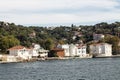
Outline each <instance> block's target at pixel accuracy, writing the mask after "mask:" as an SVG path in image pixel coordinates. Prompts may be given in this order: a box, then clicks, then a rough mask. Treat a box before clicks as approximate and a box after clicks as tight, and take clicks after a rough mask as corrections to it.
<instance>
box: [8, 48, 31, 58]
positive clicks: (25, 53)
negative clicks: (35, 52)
mask: <svg viewBox="0 0 120 80" xmlns="http://www.w3.org/2000/svg"><path fill="white" fill-rule="evenodd" d="M8 50H9V54H10V55H12V56H17V57H21V58H22V59H31V55H30V54H29V51H30V49H27V48H25V47H23V46H15V47H12V48H10V49H8Z"/></svg>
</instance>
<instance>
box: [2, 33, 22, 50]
mask: <svg viewBox="0 0 120 80" xmlns="http://www.w3.org/2000/svg"><path fill="white" fill-rule="evenodd" d="M19 44H20V41H19V40H18V39H16V38H15V37H14V36H12V35H11V36H2V37H1V38H0V49H1V51H2V52H6V51H7V49H8V48H10V47H13V46H16V45H19Z"/></svg>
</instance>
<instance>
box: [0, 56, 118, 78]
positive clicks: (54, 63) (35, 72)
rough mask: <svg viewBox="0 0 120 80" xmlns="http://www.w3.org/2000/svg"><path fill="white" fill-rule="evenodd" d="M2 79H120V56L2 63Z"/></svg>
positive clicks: (0, 74)
mask: <svg viewBox="0 0 120 80" xmlns="http://www.w3.org/2000/svg"><path fill="white" fill-rule="evenodd" d="M0 80H120V58H96V59H71V60H48V61H37V62H28V63H9V64H0Z"/></svg>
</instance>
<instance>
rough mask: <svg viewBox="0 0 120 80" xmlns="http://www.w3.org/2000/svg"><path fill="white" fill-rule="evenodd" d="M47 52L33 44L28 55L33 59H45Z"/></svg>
mask: <svg viewBox="0 0 120 80" xmlns="http://www.w3.org/2000/svg"><path fill="white" fill-rule="evenodd" d="M48 52H49V51H48V50H45V49H43V48H42V47H41V46H40V45H39V44H33V48H31V50H30V54H31V55H32V57H33V58H35V57H47V56H48Z"/></svg>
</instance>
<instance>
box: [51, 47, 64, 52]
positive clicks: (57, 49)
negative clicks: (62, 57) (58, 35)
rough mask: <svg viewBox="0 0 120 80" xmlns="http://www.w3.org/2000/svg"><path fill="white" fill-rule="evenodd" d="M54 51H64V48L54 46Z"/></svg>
mask: <svg viewBox="0 0 120 80" xmlns="http://www.w3.org/2000/svg"><path fill="white" fill-rule="evenodd" d="M52 51H64V49H60V48H54V49H52Z"/></svg>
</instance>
